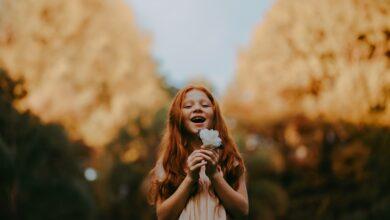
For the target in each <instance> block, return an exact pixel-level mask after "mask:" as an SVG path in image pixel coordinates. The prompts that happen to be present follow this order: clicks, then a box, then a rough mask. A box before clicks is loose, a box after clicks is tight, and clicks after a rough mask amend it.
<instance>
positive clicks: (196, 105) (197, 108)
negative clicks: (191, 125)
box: [194, 104, 203, 112]
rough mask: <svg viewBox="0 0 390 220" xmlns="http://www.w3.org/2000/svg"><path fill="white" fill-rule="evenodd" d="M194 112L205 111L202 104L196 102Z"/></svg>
mask: <svg viewBox="0 0 390 220" xmlns="http://www.w3.org/2000/svg"><path fill="white" fill-rule="evenodd" d="M194 112H203V111H202V106H201V105H200V104H195V106H194Z"/></svg>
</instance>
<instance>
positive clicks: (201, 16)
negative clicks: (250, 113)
mask: <svg viewBox="0 0 390 220" xmlns="http://www.w3.org/2000/svg"><path fill="white" fill-rule="evenodd" d="M126 2H127V3H128V4H129V5H130V7H131V9H132V10H133V12H134V13H135V16H136V22H137V24H138V26H139V27H140V28H141V29H143V30H144V31H146V32H148V33H150V34H151V35H152V39H153V40H152V53H153V56H154V58H155V59H156V60H157V62H158V68H159V72H160V73H161V74H163V75H164V76H165V77H166V78H167V80H168V83H170V84H171V85H174V86H175V87H182V86H183V85H185V84H186V83H187V82H188V81H190V80H191V79H199V78H204V79H206V80H207V81H209V82H211V83H212V85H213V87H214V88H215V89H216V94H217V95H221V94H222V93H223V92H224V89H225V88H226V87H227V86H228V84H229V83H231V82H232V79H233V75H234V72H235V68H236V62H237V52H238V51H239V49H240V48H245V47H246V46H247V45H248V44H249V41H250V39H251V38H252V35H253V32H254V28H255V27H256V26H257V25H258V24H259V23H260V22H261V20H262V18H263V15H264V13H265V12H266V10H267V9H269V8H270V6H271V3H272V2H273V1H272V0H243V1H240V0H164V1H162V0H126Z"/></svg>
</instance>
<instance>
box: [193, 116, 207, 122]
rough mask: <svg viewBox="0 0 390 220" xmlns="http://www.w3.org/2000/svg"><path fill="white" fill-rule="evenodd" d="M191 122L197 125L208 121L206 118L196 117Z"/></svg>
mask: <svg viewBox="0 0 390 220" xmlns="http://www.w3.org/2000/svg"><path fill="white" fill-rule="evenodd" d="M191 121H192V122H195V123H202V122H204V121H206V119H205V118H204V117H201V116H195V117H193V118H191Z"/></svg>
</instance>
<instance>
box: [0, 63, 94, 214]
mask: <svg viewBox="0 0 390 220" xmlns="http://www.w3.org/2000/svg"><path fill="white" fill-rule="evenodd" d="M22 87H23V85H22V81H13V80H12V79H10V78H9V77H8V76H7V74H6V73H5V72H4V71H2V70H0V161H1V162H0V165H1V166H0V176H1V178H2V180H1V181H0V182H1V184H0V187H1V188H0V193H1V196H0V204H1V206H0V207H1V208H0V218H1V219H10V218H13V219H15V218H20V219H91V218H92V217H93V216H92V214H93V212H92V211H93V206H94V205H93V201H92V200H91V196H90V192H89V189H88V185H87V183H86V182H85V180H84V179H83V176H82V163H83V161H84V160H85V159H86V158H87V156H88V154H89V153H88V148H87V147H86V146H85V145H84V144H83V143H81V142H77V143H74V142H71V141H69V139H68V137H67V136H66V133H65V131H64V129H63V128H62V127H61V126H59V125H56V124H43V123H42V122H41V121H40V119H39V118H37V117H36V116H34V115H32V114H31V113H29V112H25V113H20V112H18V111H17V110H15V108H14V107H13V105H12V103H13V102H14V101H17V100H18V99H20V98H22V97H23V96H24V95H25V94H26V92H25V91H24V90H23V89H22Z"/></svg>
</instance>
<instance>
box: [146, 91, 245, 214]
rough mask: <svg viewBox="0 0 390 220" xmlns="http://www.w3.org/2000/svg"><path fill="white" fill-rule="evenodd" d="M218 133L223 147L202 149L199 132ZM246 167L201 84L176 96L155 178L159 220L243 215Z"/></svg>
mask: <svg viewBox="0 0 390 220" xmlns="http://www.w3.org/2000/svg"><path fill="white" fill-rule="evenodd" d="M204 128H207V129H214V130H217V131H219V135H220V138H221V139H222V144H223V147H220V148H218V149H217V150H210V149H206V148H204V146H202V141H201V139H200V138H199V136H198V132H199V131H200V130H201V129H204ZM245 171H246V169H245V167H244V163H243V160H242V158H241V156H240V153H239V152H238V150H237V146H236V144H235V143H234V141H233V140H232V138H231V137H230V135H229V133H228V130H227V127H226V124H225V121H224V119H223V118H222V115H221V111H220V109H219V106H218V104H217V101H216V100H215V99H214V98H213V96H212V95H211V93H210V92H209V91H208V90H207V89H206V88H204V87H202V86H187V87H185V88H183V89H181V90H180V91H179V92H178V93H177V94H176V96H175V98H174V100H173V102H172V104H171V107H170V109H169V113H168V123H167V127H166V130H165V134H164V137H163V139H162V142H161V146H160V152H159V155H158V159H157V162H156V165H155V167H154V168H153V169H152V171H151V172H150V174H151V190H150V195H149V196H150V197H149V199H150V200H151V202H152V204H155V205H156V212H157V217H158V219H185V220H192V219H194V220H208V219H229V218H233V217H234V218H236V217H245V216H247V215H248V195H247V190H246V183H245Z"/></svg>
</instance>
